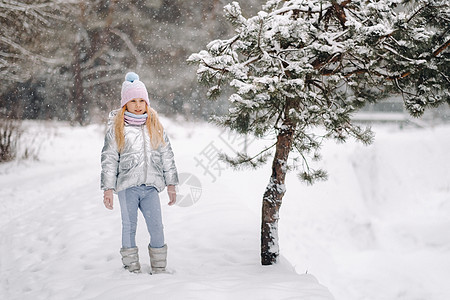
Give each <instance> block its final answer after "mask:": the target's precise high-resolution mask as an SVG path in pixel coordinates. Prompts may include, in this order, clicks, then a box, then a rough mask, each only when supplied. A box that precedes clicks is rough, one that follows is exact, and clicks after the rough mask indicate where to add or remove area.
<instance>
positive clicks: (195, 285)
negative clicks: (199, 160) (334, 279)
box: [0, 124, 333, 300]
mask: <svg viewBox="0 0 450 300" xmlns="http://www.w3.org/2000/svg"><path fill="white" fill-rule="evenodd" d="M52 126H56V125H55V124H53V125H52ZM53 132H56V133H57V134H54V133H53V134H50V135H49V136H48V137H46V138H47V139H48V141H47V142H48V143H47V144H45V147H44V148H43V149H42V152H41V161H39V162H25V163H19V164H17V163H9V164H7V165H3V166H1V169H0V198H1V202H0V216H1V219H0V271H1V273H0V299H8V300H9V299H149V298H152V297H153V296H154V297H157V296H162V298H160V299H310V300H315V299H317V300H325V299H333V297H332V296H331V294H330V293H329V292H328V290H327V289H326V288H324V287H323V286H321V285H320V284H318V282H317V280H316V279H315V278H314V277H313V276H312V275H298V274H297V273H295V270H294V269H293V268H292V267H291V266H290V265H289V263H288V262H286V261H284V260H283V261H282V262H281V263H280V264H279V265H277V266H273V267H262V266H260V265H259V253H258V251H259V240H258V238H259V216H258V215H257V214H255V213H254V212H252V211H251V210H249V209H248V208H247V207H246V206H245V205H242V199H236V197H235V194H233V191H230V189H229V187H227V186H220V185H216V186H215V188H214V189H209V188H207V187H204V189H203V195H202V199H201V201H199V202H198V203H197V204H196V205H194V206H192V207H168V206H167V205H166V203H167V196H166V195H165V192H164V193H162V194H161V198H162V203H163V214H164V219H165V228H166V242H167V243H168V245H169V258H168V262H169V267H170V268H173V269H175V270H176V273H175V274H173V275H158V276H150V275H147V274H137V275H136V274H130V273H128V272H126V271H124V270H123V269H122V268H121V262H120V255H119V253H118V250H119V248H120V215H119V210H118V207H117V206H118V202H117V201H115V205H116V207H115V209H114V210H113V211H112V212H111V211H108V210H106V209H104V208H103V206H102V202H101V197H102V194H101V191H99V151H100V149H101V146H102V143H103V138H102V134H103V133H102V128H101V127H98V126H90V127H88V128H70V127H66V126H61V127H60V128H56V129H53ZM175 140H176V139H175ZM174 143H175V144H176V142H174ZM180 145H181V142H180ZM180 152H181V151H180ZM177 157H178V158H179V160H180V161H179V162H178V161H177V162H178V165H179V169H180V166H181V167H182V168H183V167H184V166H188V165H189V164H190V163H191V162H184V161H183V159H184V158H186V157H192V155H185V154H183V153H180V155H179V156H178V155H177ZM218 191H220V193H219V192H218ZM116 200H117V199H116ZM139 224H140V226H138V233H137V241H138V246H139V247H140V256H141V263H142V265H143V269H144V270H148V269H149V261H148V255H147V253H146V249H145V247H146V244H147V242H148V241H147V233H146V232H145V226H143V225H142V224H143V219H140V220H139Z"/></svg>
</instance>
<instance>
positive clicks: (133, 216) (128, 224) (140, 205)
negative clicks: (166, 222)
mask: <svg viewBox="0 0 450 300" xmlns="http://www.w3.org/2000/svg"><path fill="white" fill-rule="evenodd" d="M118 195H119V202H120V211H121V212H122V248H134V247H136V228H137V219H138V209H140V210H141V212H142V215H143V216H144V218H145V223H147V229H148V233H149V234H150V244H149V245H150V247H152V248H161V247H163V246H164V227H163V224H162V215H161V203H160V201H159V195H158V191H157V190H156V189H155V188H154V187H152V186H145V185H141V186H134V187H130V188H127V189H125V190H123V191H120V192H119V193H118Z"/></svg>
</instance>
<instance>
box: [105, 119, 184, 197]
mask: <svg viewBox="0 0 450 300" xmlns="http://www.w3.org/2000/svg"><path fill="white" fill-rule="evenodd" d="M117 112H118V110H115V111H112V112H111V113H110V114H109V121H108V129H107V132H106V135H105V145H104V146H103V150H102V160H101V161H102V173H101V188H102V190H109V189H112V190H114V191H115V192H119V191H121V190H124V189H126V188H129V187H132V186H139V185H142V184H145V185H149V186H154V187H155V188H156V189H157V190H158V192H161V191H162V190H164V188H165V187H166V186H167V185H176V184H178V174H177V168H176V166H175V161H174V157H173V152H172V147H171V146H170V141H169V138H168V137H167V135H166V133H165V132H164V141H165V145H160V146H159V147H158V148H157V149H152V147H151V144H150V136H149V134H148V131H147V127H146V126H145V125H141V126H135V125H127V124H125V129H124V132H125V146H124V149H123V150H122V152H120V153H119V151H118V150H117V144H116V140H115V136H114V117H115V116H116V114H117Z"/></svg>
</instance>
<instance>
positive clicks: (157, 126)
mask: <svg viewBox="0 0 450 300" xmlns="http://www.w3.org/2000/svg"><path fill="white" fill-rule="evenodd" d="M126 110H127V109H126V106H124V107H122V108H121V109H120V110H119V113H118V114H117V115H116V118H115V120H114V131H115V138H116V143H117V149H118V150H119V152H122V150H123V148H124V147H125V129H124V128H125V118H124V116H125V111H126ZM146 111H147V121H146V122H145V125H146V127H147V131H148V134H149V136H150V144H151V146H152V148H153V149H157V148H158V147H159V146H160V145H161V144H162V145H165V144H166V143H165V142H164V136H163V133H164V127H163V126H162V124H161V122H160V121H159V118H158V113H157V112H156V111H155V110H154V109H153V108H151V107H150V106H149V105H146Z"/></svg>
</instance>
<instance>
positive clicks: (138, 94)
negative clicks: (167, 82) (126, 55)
mask: <svg viewBox="0 0 450 300" xmlns="http://www.w3.org/2000/svg"><path fill="white" fill-rule="evenodd" d="M121 95H122V100H121V101H120V104H121V107H124V105H126V104H127V103H128V101H130V100H131V99H134V98H142V99H144V100H145V102H147V105H150V101H149V100H148V92H147V88H146V87H145V85H144V83H143V82H142V81H140V80H139V75H138V74H136V73H134V72H128V73H127V75H125V81H124V82H123V83H122V93H121Z"/></svg>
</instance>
